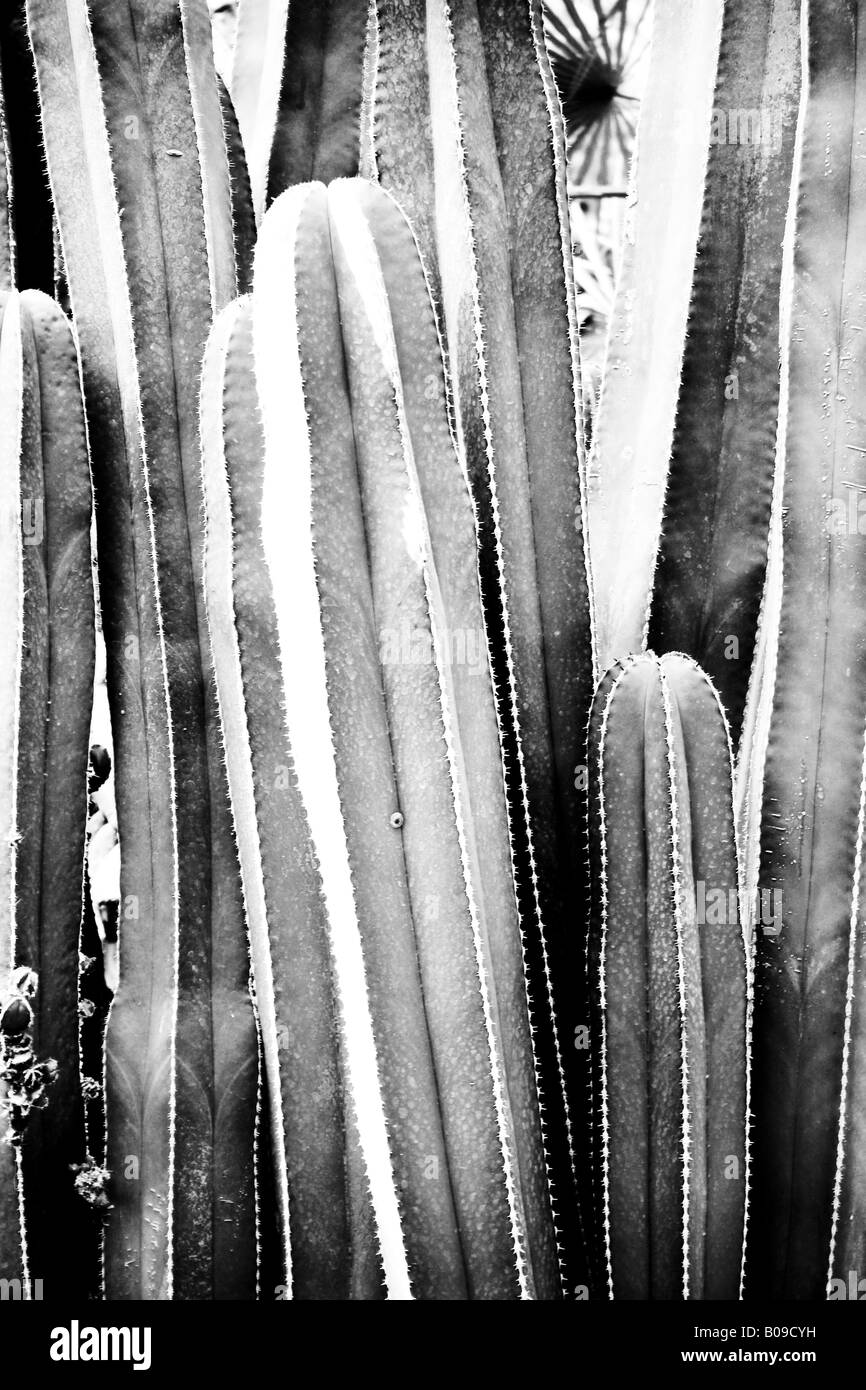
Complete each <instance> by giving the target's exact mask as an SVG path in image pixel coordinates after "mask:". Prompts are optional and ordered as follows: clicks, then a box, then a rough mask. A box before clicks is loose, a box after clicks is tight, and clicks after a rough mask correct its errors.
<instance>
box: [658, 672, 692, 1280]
mask: <svg viewBox="0 0 866 1390" xmlns="http://www.w3.org/2000/svg"><path fill="white" fill-rule="evenodd" d="M656 664H657V666H658V673H659V682H660V685H661V692H662V703H663V705H664V712H665V738H666V742H667V758H668V779H669V785H670V799H671V874H672V879H673V908H674V926H675V930H676V938H677V980H678V985H679V996H680V998H679V1003H680V1065H681V1073H680V1080H681V1084H682V1097H683V1298H684V1299H687V1298H688V1296H689V1283H690V1277H689V1276H690V1269H689V1234H690V1229H689V1227H690V1205H691V1158H692V1135H691V1115H690V1112H689V1044H688V1028H687V1023H688V1014H687V1010H686V979H685V960H684V956H683V932H684V925H683V884H682V877H681V863H682V855H681V852H680V820H679V803H678V797H677V765H676V755H675V751H674V737H673V710H672V707H671V692H670V686H669V685H668V680H667V676H666V675H665V673H664V670H663V668H662V666H661V663H660V662H658V661H657V662H656Z"/></svg>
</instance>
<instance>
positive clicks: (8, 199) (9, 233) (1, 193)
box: [0, 0, 375, 285]
mask: <svg viewBox="0 0 866 1390" xmlns="http://www.w3.org/2000/svg"><path fill="white" fill-rule="evenodd" d="M373 3H375V0H373ZM0 154H2V160H3V182H4V183H5V185H6V187H5V188H2V189H0V199H2V200H3V201H4V202H5V205H6V225H5V226H4V227H3V228H2V232H0V234H2V235H5V236H6V237H7V238H8V241H7V247H8V252H9V272H10V279H11V282H12V284H13V285H14V284H15V261H16V246H15V226H14V223H13V221H12V211H13V208H14V206H15V204H14V201H13V200H14V197H15V189H14V186H13V181H12V162H11V160H10V158H9V140H8V138H7V133H6V113H5V110H4V107H3V93H2V91H0Z"/></svg>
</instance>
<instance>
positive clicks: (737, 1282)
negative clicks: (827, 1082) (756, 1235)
mask: <svg viewBox="0 0 866 1390" xmlns="http://www.w3.org/2000/svg"><path fill="white" fill-rule="evenodd" d="M588 741H589V807H590V815H589V869H590V897H591V905H590V920H589V931H588V941H587V960H588V971H589V983H590V1002H591V1026H590V1045H591V1061H592V1086H591V1092H592V1108H593V1120H594V1123H593V1129H592V1135H591V1150H592V1168H593V1190H592V1210H593V1213H594V1216H595V1223H596V1224H595V1227H594V1229H593V1230H592V1233H591V1234H592V1238H593V1240H594V1250H593V1254H594V1261H593V1264H594V1270H593V1272H594V1276H595V1279H596V1281H597V1284H598V1286H599V1288H598V1291H599V1293H601V1294H602V1296H604V1295H606V1296H607V1297H609V1298H616V1299H677V1298H691V1299H702V1298H710V1299H732V1298H737V1297H738V1295H739V1292H740V1288H741V1277H742V1262H743V1244H744V1237H745V1222H746V1211H747V1204H748V1186H749V1163H748V1143H747V1114H748V1104H749V1093H748V1086H749V1047H750V1024H751V1004H750V1001H751V978H750V945H749V940H748V931H747V929H746V927H745V926H744V924H743V921H742V918H741V912H740V890H741V883H740V873H739V859H738V852H737V845H736V839H735V832H734V813H733V782H732V763H731V752H730V737H729V733H728V729H727V724H726V722H725V719H724V715H723V713H722V709H721V706H720V704H719V700H718V696H717V694H716V692H715V690H714V689H713V686H712V684H711V683H710V681H709V679H708V678H707V676H706V675H705V674H704V673H703V672H702V671H701V670H700V668H699V667H697V666H696V665H695V664H694V663H693V662H692V661H690V660H689V659H687V658H685V657H682V656H679V655H671V656H665V657H663V658H661V659H660V660H659V659H657V658H656V657H654V656H652V655H645V656H640V657H633V658H630V659H628V660H627V661H626V662H625V663H624V664H622V665H618V666H614V667H613V668H612V669H611V670H610V671H609V672H608V673H607V674H606V676H605V677H604V678H603V680H602V681H601V683H600V685H599V688H598V690H597V692H596V697H595V700H594V703H593V707H592V713H591V717H590V721H589V728H588ZM698 903H703V904H707V903H710V904H712V907H711V908H707V910H706V911H703V910H699V908H698ZM721 903H723V904H724V909H723V920H716V919H717V918H718V917H719V916H721V915H722V911H721V909H720V908H719V904H721ZM699 915H700V917H705V918H706V920H705V921H701V920H699ZM588 1224H589V1223H588Z"/></svg>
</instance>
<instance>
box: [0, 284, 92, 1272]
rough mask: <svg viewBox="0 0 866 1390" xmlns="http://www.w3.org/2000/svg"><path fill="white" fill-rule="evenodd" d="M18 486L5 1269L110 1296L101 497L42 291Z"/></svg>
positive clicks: (3, 381) (8, 344)
mask: <svg viewBox="0 0 866 1390" xmlns="http://www.w3.org/2000/svg"><path fill="white" fill-rule="evenodd" d="M0 490H2V507H0V557H2V558H0V564H2V581H0V582H2V594H3V604H2V618H0V640H2V654H0V672H2V695H0V709H2V721H3V740H2V764H0V796H2V805H3V809H2V823H3V831H2V838H3V859H2V890H0V1130H2V1139H3V1142H2V1143H0V1267H2V1270H3V1274H4V1277H5V1278H7V1279H15V1278H17V1279H20V1280H21V1281H22V1283H23V1285H24V1287H25V1288H26V1289H28V1290H29V1289H30V1288H32V1287H33V1285H34V1284H35V1281H37V1280H39V1281H42V1283H43V1285H44V1286H46V1287H47V1288H48V1290H49V1291H50V1292H51V1293H52V1294H53V1296H55V1297H64V1296H65V1297H70V1296H72V1295H75V1294H79V1293H80V1292H82V1291H87V1292H89V1293H90V1294H91V1295H92V1294H94V1293H95V1292H96V1289H97V1286H98V1279H97V1234H98V1228H97V1226H96V1225H94V1223H93V1220H92V1218H91V1215H90V1213H89V1212H88V1210H87V1207H86V1205H85V1203H84V1202H83V1201H82V1199H81V1197H80V1196H79V1195H78V1193H77V1192H76V1189H75V1176H74V1173H73V1171H72V1165H73V1164H77V1165H82V1164H84V1162H85V1158H86V1153H87V1137H86V1132H85V1123H84V1108H83V1104H82V1092H81V1077H80V1069H79V1044H78V1027H79V1011H78V1001H79V938H80V932H81V925H82V908H83V884H84V824H85V818H86V814H87V758H88V747H89V733H90V711H91V703H92V696H93V661H94V595H93V576H92V572H91V564H90V521H91V498H92V493H91V482H90V464H89V459H88V452H87V440H86V434H85V425H84V409H83V404H82V399H81V387H80V382H79V374H78V355H77V352H76V348H75V342H74V338H73V334H72V329H71V327H70V324H69V322H68V321H67V319H66V317H65V315H64V314H63V312H62V310H61V309H60V307H59V306H58V305H57V304H55V303H54V302H53V301H52V300H50V299H48V298H47V296H46V295H44V294H42V293H41V292H39V291H36V290H28V291H25V292H24V293H23V294H21V295H19V294H18V293H17V292H15V291H12V292H9V293H6V294H3V295H2V296H0ZM46 1106H50V1108H49V1109H46V1108H45V1107H46ZM10 1140H11V1142H10ZM61 1231H62V1232H65V1236H64V1238H63V1239H62V1240H59V1239H58V1232H61Z"/></svg>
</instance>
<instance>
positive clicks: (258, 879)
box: [201, 298, 292, 1290]
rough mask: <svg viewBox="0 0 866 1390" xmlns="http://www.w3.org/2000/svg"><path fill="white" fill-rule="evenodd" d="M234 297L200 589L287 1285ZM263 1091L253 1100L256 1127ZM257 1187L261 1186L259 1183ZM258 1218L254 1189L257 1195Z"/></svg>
mask: <svg viewBox="0 0 866 1390" xmlns="http://www.w3.org/2000/svg"><path fill="white" fill-rule="evenodd" d="M248 302H249V301H248V300H247V299H246V298H243V299H238V300H235V302H234V303H233V304H230V305H229V306H228V307H227V308H226V309H224V310H223V312H222V313H221V314H220V316H219V318H218V319H217V320H216V322H215V323H214V326H213V328H212V329H211V333H210V337H209V339H208V344H207V348H206V350H205V358H204V369H203V372H202V390H201V441H202V481H203V487H204V505H205V518H206V542H205V551H204V586H205V597H206V601H207V610H208V625H209V628H210V634H211V641H212V643H213V649H214V663H213V664H214V676H215V680H216V690H217V702H218V705H219V712H220V729H221V734H222V742H223V753H224V757H225V765H226V773H227V776H228V784H229V794H230V796H231V802H232V810H233V813H234V823H235V830H236V834H237V841H238V859H239V864H240V872H241V886H242V891H243V898H244V910H245V916H246V920H247V928H248V932H249V943H250V953H251V956H252V968H253V978H254V980H255V982H256V986H257V987H256V990H255V1004H256V1012H257V1015H258V1018H259V1020H260V1029H259V1047H260V1049H261V1050H262V1051H263V1052H264V1058H265V1066H266V1069H267V1074H268V1080H269V1100H270V1107H271V1134H272V1140H273V1157H274V1167H275V1169H276V1172H275V1178H276V1187H277V1203H278V1206H279V1210H280V1222H281V1226H282V1235H283V1260H284V1265H285V1270H284V1273H285V1283H286V1287H287V1288H288V1289H289V1290H291V1287H292V1242H291V1221H290V1207H289V1180H288V1168H287V1161H286V1141H285V1131H286V1122H285V1115H284V1112H283V1099H282V1087H281V1084H280V1063H279V1054H278V1041H277V1018H276V1011H275V1003H274V1000H275V994H274V974H273V960H272V957H271V943H270V934H269V931H268V909H267V900H266V894H265V881H264V868H263V864H262V851H261V843H260V840H259V834H258V819H257V815H256V800H255V770H254V768H253V758H252V749H251V743H250V735H249V728H248V725H247V717H246V698H245V694H244V682H243V671H242V668H241V655H240V647H239V643H238V632H237V622H236V617H235V603H234V589H233V579H234V539H233V528H232V507H231V492H230V487H229V479H228V470H227V467H226V458H225V443H224V440H225V436H224V430H223V386H224V382H225V373H226V363H227V357H228V352H229V347H230V344H231V340H232V335H233V333H234V330H235V328H236V326H237V323H238V320H239V319H240V317H241V316H242V314H243V313H244V312H245V308H246V305H247V304H248ZM260 1106H261V1093H260V1090H259V1094H258V1096H257V1101H256V1125H257V1128H258V1123H259V1112H260ZM257 1187H258V1184H257ZM256 1198H257V1204H256V1219H257V1221H258V1191H257V1193H256Z"/></svg>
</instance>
